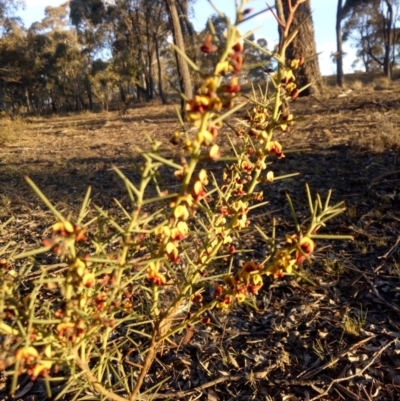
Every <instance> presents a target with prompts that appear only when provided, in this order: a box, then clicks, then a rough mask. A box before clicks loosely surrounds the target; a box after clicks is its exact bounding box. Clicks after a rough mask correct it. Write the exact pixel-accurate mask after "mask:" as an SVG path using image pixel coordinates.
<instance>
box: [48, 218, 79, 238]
mask: <svg viewBox="0 0 400 401" xmlns="http://www.w3.org/2000/svg"><path fill="white" fill-rule="evenodd" d="M53 231H54V232H55V233H56V234H57V235H61V236H63V237H65V236H67V235H69V234H72V233H74V232H75V228H74V226H73V225H72V224H71V223H70V222H69V221H59V222H58V223H56V224H54V225H53Z"/></svg>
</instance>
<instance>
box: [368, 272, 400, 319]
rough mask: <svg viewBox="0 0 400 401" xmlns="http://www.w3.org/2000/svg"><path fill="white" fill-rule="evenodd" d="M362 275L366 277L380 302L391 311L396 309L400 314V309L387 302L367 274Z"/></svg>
mask: <svg viewBox="0 0 400 401" xmlns="http://www.w3.org/2000/svg"><path fill="white" fill-rule="evenodd" d="M362 275H363V276H364V278H365V280H366V281H367V283H368V284H369V286H370V287H371V290H372V292H373V293H374V294H375V296H376V297H377V298H379V300H380V301H382V302H383V303H384V304H385V305H386V306H388V307H389V308H390V309H394V310H395V311H396V312H399V313H400V308H399V307H398V306H396V305H393V304H391V303H390V302H388V301H386V299H385V298H383V297H382V295H381V294H379V291H378V290H377V289H376V288H375V286H374V283H373V282H372V281H371V280H370V279H369V278H368V277H367V275H366V274H365V273H362Z"/></svg>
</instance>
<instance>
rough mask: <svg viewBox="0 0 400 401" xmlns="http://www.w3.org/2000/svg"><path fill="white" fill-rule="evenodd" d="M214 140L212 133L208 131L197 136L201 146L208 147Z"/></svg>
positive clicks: (203, 131) (204, 130)
mask: <svg viewBox="0 0 400 401" xmlns="http://www.w3.org/2000/svg"><path fill="white" fill-rule="evenodd" d="M213 140H214V136H213V134H212V133H211V132H210V131H207V130H206V129H203V130H200V131H199V132H198V133H197V135H196V141H197V142H198V143H199V144H200V145H205V146H208V145H210V144H211V142H212V141H213Z"/></svg>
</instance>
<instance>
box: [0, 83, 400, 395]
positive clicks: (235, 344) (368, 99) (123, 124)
mask: <svg viewBox="0 0 400 401" xmlns="http://www.w3.org/2000/svg"><path fill="white" fill-rule="evenodd" d="M293 109H294V111H295V115H296V116H297V117H298V121H297V122H296V124H295V126H294V129H293V130H292V132H291V133H289V134H285V135H281V137H280V138H278V139H279V140H280V141H281V142H282V144H283V145H284V147H285V149H288V151H286V152H285V153H286V157H285V158H284V159H282V160H279V161H277V162H276V163H275V164H274V166H273V169H274V171H275V175H280V174H286V173H290V172H300V176H298V177H296V178H292V179H289V180H286V181H278V182H276V183H274V184H273V185H271V186H266V187H265V188H263V189H264V192H265V198H267V199H269V200H270V204H269V205H268V206H267V207H265V208H263V210H262V211H259V212H258V214H257V215H254V216H250V218H252V219H254V220H256V221H257V223H258V224H261V225H262V224H265V226H266V227H269V226H270V221H271V219H272V217H276V218H278V223H279V228H280V229H288V228H290V227H292V221H291V218H290V214H289V210H288V208H287V206H286V203H285V193H286V192H288V193H290V195H291V196H292V198H293V200H294V203H295V205H296V207H297V209H298V213H299V215H300V216H306V210H307V209H306V204H307V202H306V197H305V191H304V184H305V183H306V182H307V183H309V184H310V186H311V189H312V190H313V191H318V192H319V193H320V194H321V195H322V196H324V195H325V194H326V192H327V190H328V189H329V188H333V189H334V192H333V200H336V201H339V200H345V201H346V205H347V211H346V213H345V214H344V215H343V216H341V217H339V218H336V219H335V220H334V221H333V222H332V224H330V225H329V227H328V229H327V231H328V232H332V233H343V234H351V235H354V238H355V239H354V241H352V242H344V241H340V242H335V243H333V242H332V241H326V242H325V243H322V241H320V242H318V252H317V253H316V255H315V257H314V259H313V263H312V264H310V265H307V266H305V267H304V271H303V273H304V274H306V275H307V276H308V277H309V278H310V279H311V280H313V281H314V282H315V283H317V286H316V287H315V286H312V285H310V284H309V283H307V282H302V280H300V279H293V278H292V279H290V278H287V279H284V280H280V281H275V282H272V281H268V282H266V283H265V286H264V288H263V290H262V292H261V295H260V297H259V304H258V311H257V312H256V311H254V310H252V309H250V308H248V309H246V308H244V309H235V310H234V311H232V312H231V313H230V315H229V316H224V315H219V314H218V313H215V314H213V315H212V316H211V317H212V320H213V323H214V325H212V326H210V327H203V328H199V329H197V331H196V333H195V335H194V337H193V339H192V340H191V341H190V342H189V343H188V344H186V345H182V344H181V340H182V338H179V336H177V337H176V338H175V339H174V341H175V342H176V343H177V344H181V345H179V346H178V347H177V348H174V347H171V348H170V349H168V350H164V352H163V354H162V355H160V356H159V358H158V359H157V362H156V366H155V368H154V370H153V371H152V373H151V374H150V375H149V377H148V380H147V381H146V385H147V386H151V385H154V384H155V383H157V382H158V381H161V380H163V378H166V377H170V379H169V380H168V381H167V382H166V384H165V385H164V386H163V387H162V389H161V390H160V392H161V393H169V395H168V396H164V398H167V397H169V399H184V400H190V399H201V400H210V401H212V400H244V399H249V400H286V401H288V400H317V399H320V400H329V401H331V400H332V401H339V400H360V401H361V400H365V401H370V400H382V401H383V400H399V399H400V208H399V206H400V185H399V184H400V150H399V149H400V88H399V85H398V84H397V86H394V87H393V88H392V89H390V90H380V91H373V90H362V91H359V92H356V91H353V92H351V93H348V94H347V95H346V96H345V97H340V92H339V91H336V92H333V91H332V92H331V93H330V94H329V95H327V96H325V97H324V98H321V99H315V98H309V99H299V100H298V101H297V102H295V103H294V104H293ZM176 121H177V120H176V118H175V115H174V107H173V106H159V105H154V106H147V107H144V106H137V107H135V108H133V109H131V110H129V113H128V114H127V115H126V116H123V117H120V116H119V115H118V114H116V113H108V114H96V115H92V114H82V115H72V116H66V117H49V118H32V119H30V120H27V121H23V122H21V121H20V122H16V123H15V130H14V132H13V135H14V138H13V140H12V141H9V142H6V143H5V144H4V145H3V146H2V147H1V149H0V202H1V205H2V211H1V215H0V218H1V221H3V222H4V221H5V220H6V219H7V218H8V217H9V216H10V215H13V216H14V217H15V219H14V221H13V222H12V223H11V225H10V226H9V227H8V229H7V230H6V232H3V234H2V236H1V238H0V241H1V242H2V243H3V244H4V243H7V242H8V241H9V240H10V239H11V240H13V241H15V242H16V243H21V244H22V245H23V246H24V247H25V248H26V247H28V248H29V247H33V246H37V244H38V243H40V240H41V238H43V236H44V234H45V233H46V230H47V229H48V227H49V225H50V224H51V223H52V218H51V215H50V214H49V213H48V212H47V211H46V209H45V207H43V206H42V204H41V203H40V201H39V200H38V199H37V197H36V195H34V194H33V192H32V190H31V189H30V188H29V187H28V185H27V184H26V183H25V181H24V179H23V176H24V175H29V176H30V177H31V178H32V179H33V180H34V181H35V182H36V184H37V185H38V186H39V187H40V188H41V189H42V190H43V191H44V193H45V194H47V195H48V196H49V198H50V199H51V200H52V201H53V202H55V203H56V204H57V206H58V207H59V208H60V209H62V210H73V209H74V208H76V207H77V205H79V202H80V200H81V199H82V198H83V196H84V193H85V190H86V188H87V186H89V185H91V186H92V187H93V194H94V201H95V202H96V203H97V204H100V205H103V206H106V207H108V208H112V207H113V206H112V205H113V198H117V199H119V200H122V201H123V200H124V199H126V193H125V190H124V186H123V184H122V183H121V182H120V180H119V179H118V178H117V177H116V175H115V173H114V172H113V171H112V166H113V165H116V166H118V167H120V168H121V169H123V171H124V173H126V174H127V175H128V176H129V177H130V178H131V179H133V180H137V179H138V172H137V169H135V168H133V167H132V166H133V162H135V161H137V157H138V156H137V155H138V153H137V149H138V148H142V149H146V148H147V146H148V145H147V141H146V139H145V136H144V133H147V134H148V135H149V136H150V137H151V138H152V139H158V140H160V141H161V142H162V143H163V149H164V151H165V153H166V154H170V155H176V150H175V149H174V148H173V146H172V145H171V144H170V143H169V139H170V137H171V134H172V133H173V132H174V130H175V129H177V128H178V124H177V122H176ZM221 140H222V139H221ZM290 149H304V151H302V152H290V151H289V150H290ZM248 240H249V242H251V239H250V238H249V239H248ZM22 245H21V246H22ZM261 251H262V250H261V249H258V250H257V249H256V252H255V255H254V256H255V257H257V252H260V253H262V252H261ZM22 387H23V386H22ZM42 391H43V387H42V386H40V385H37V386H33V387H32V389H30V390H29V391H27V392H26V394H25V395H24V396H21V397H20V398H21V399H24V400H28V399H30V400H32V399H34V400H41V399H44V398H41V397H44V396H43V393H42ZM160 395H161V394H160ZM1 396H2V394H1V393H0V398H1ZM3 396H5V394H4V393H3ZM196 396H199V398H196ZM268 397H270V398H268Z"/></svg>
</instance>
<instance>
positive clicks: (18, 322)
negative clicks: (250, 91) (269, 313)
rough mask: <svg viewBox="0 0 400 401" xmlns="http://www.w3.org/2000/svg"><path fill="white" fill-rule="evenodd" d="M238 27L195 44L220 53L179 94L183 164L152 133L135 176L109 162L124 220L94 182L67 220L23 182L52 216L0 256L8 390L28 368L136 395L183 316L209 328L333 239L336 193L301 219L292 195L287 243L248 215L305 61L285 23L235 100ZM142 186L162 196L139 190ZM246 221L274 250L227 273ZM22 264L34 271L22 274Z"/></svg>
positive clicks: (79, 387) (80, 385)
mask: <svg viewBox="0 0 400 401" xmlns="http://www.w3.org/2000/svg"><path fill="white" fill-rule="evenodd" d="M246 2H247V1H246V0H242V2H241V4H240V5H239V7H238V9H237V21H239V22H240V21H241V20H242V19H243V16H247V15H248V14H249V11H248V9H246V8H245V5H246ZM298 3H300V2H298ZM296 8H297V6H294V7H293V10H292V12H295V11H296ZM288 20H290V19H288ZM238 25H239V23H238V24H231V23H230V22H229V21H228V20H227V32H226V42H225V44H224V46H225V47H224V48H223V49H220V48H219V47H218V46H217V45H216V44H215V43H214V40H213V39H214V38H213V35H212V34H209V35H207V36H206V38H205V40H204V43H203V45H202V46H201V51H202V52H203V53H216V52H219V55H220V56H219V60H218V62H217V63H216V64H215V67H214V71H213V72H212V73H211V74H210V75H209V76H202V85H201V86H200V87H199V89H198V90H197V93H196V94H195V96H194V97H193V99H188V100H187V102H186V119H187V123H188V125H186V126H184V125H183V126H182V130H180V131H179V132H176V133H175V134H174V135H173V138H172V139H171V142H172V143H173V144H175V145H176V146H177V147H179V148H181V149H182V157H181V158H180V161H179V162H176V161H174V160H170V159H167V158H164V157H163V156H161V154H160V153H159V152H158V149H159V144H158V143H156V142H152V143H151V147H152V151H151V152H143V160H144V161H143V164H142V166H140V168H141V180H140V182H139V183H132V182H130V181H129V180H128V179H127V178H126V177H125V176H124V174H123V173H122V172H121V171H119V170H118V169H116V172H117V174H118V175H119V176H120V177H121V179H122V180H123V181H124V183H125V184H126V188H127V191H128V194H129V197H130V199H131V201H132V211H131V212H129V211H128V210H126V209H125V208H124V207H123V206H122V205H120V204H119V203H118V205H119V206H120V209H121V215H120V216H118V217H116V218H114V217H112V216H110V215H109V214H108V213H107V211H105V210H103V209H101V208H98V207H95V210H96V212H97V216H96V217H94V218H91V217H90V216H91V213H90V210H91V208H90V207H89V204H90V200H89V199H90V190H89V191H88V193H87V195H86V197H85V200H84V202H83V204H82V207H81V210H80V212H79V214H78V216H77V217H76V218H68V219H67V218H65V217H64V216H63V215H62V214H61V213H60V212H59V211H58V210H57V209H56V208H55V207H54V206H53V205H52V204H51V202H50V201H49V200H48V199H47V198H46V197H45V196H44V195H43V194H42V192H41V191H40V190H39V189H38V188H37V187H36V186H35V184H34V183H33V182H32V181H31V180H29V179H28V182H29V183H30V184H31V186H32V187H33V188H34V190H35V191H36V192H37V194H38V195H39V196H40V197H41V199H42V200H43V201H44V202H45V203H46V205H47V206H48V207H49V208H50V210H51V211H52V212H53V214H54V216H55V218H56V219H57V222H56V223H55V224H54V225H53V227H52V234H51V237H50V238H46V239H44V241H43V245H44V246H43V248H40V249H37V250H34V251H29V252H24V253H22V254H19V255H15V254H11V255H10V256H9V258H8V260H4V261H2V262H1V268H0V283H1V290H0V291H1V293H0V313H1V316H2V321H1V322H0V333H1V335H2V342H3V347H2V350H1V353H2V357H1V358H0V360H1V361H2V362H1V364H2V366H1V367H2V368H3V369H7V372H8V374H9V375H11V376H12V385H11V393H14V392H15V389H16V385H17V380H18V376H19V375H20V374H21V373H26V374H28V375H30V376H31V379H32V380H35V379H36V378H37V377H39V376H42V377H43V378H44V379H45V382H46V383H47V385H48V384H49V382H50V381H51V380H55V379H57V380H63V381H64V384H65V385H64V387H63V390H62V392H61V393H59V394H58V397H61V396H62V395H63V394H65V393H67V392H71V393H74V394H75V397H79V394H80V393H81V392H82V391H84V390H85V389H88V388H90V389H91V390H92V391H93V392H95V393H96V394H98V395H99V396H102V397H103V398H104V397H105V398H107V399H110V400H119V401H120V400H128V399H129V400H132V401H133V400H135V399H137V398H138V396H139V393H140V391H141V390H142V387H143V381H144V379H145V376H146V374H147V373H148V372H149V369H150V368H151V366H152V363H153V361H154V359H155V357H156V354H157V352H158V351H159V349H160V346H161V345H162V344H163V342H164V341H165V340H167V339H169V338H170V337H171V336H172V335H174V334H176V333H180V332H181V331H183V330H184V329H185V328H186V327H188V326H195V325H196V324H208V323H209V320H210V319H209V318H208V317H207V315H206V311H208V310H211V309H213V308H217V309H219V310H222V311H226V312H229V310H230V309H231V307H232V305H234V304H240V303H242V302H244V301H246V300H247V299H248V298H250V297H254V296H256V295H257V293H258V292H259V291H260V289H261V288H262V286H263V276H268V275H269V276H273V277H274V278H276V279H278V278H282V277H284V276H285V275H290V274H294V272H295V271H296V269H297V268H298V266H299V265H300V264H301V263H303V262H304V261H305V260H308V259H310V257H311V255H312V253H313V251H314V249H315V247H316V243H315V241H316V240H317V239H318V238H319V237H322V238H329V236H324V235H322V236H321V235H319V234H317V231H318V230H319V229H320V228H321V227H323V226H324V225H325V223H326V221H327V220H329V219H330V218H332V217H334V216H336V215H337V214H338V213H341V212H342V211H343V210H344V208H343V205H342V204H338V205H335V206H330V205H329V198H330V195H328V198H327V199H326V201H325V202H324V203H322V201H321V198H320V197H319V196H317V198H316V200H315V201H313V200H312V198H311V195H310V192H309V191H308V203H309V208H310V214H311V218H310V220H309V222H308V225H307V226H304V225H300V224H299V222H298V221H297V218H296V214H295V212H294V209H293V205H292V203H291V201H290V198H289V199H288V200H289V205H290V207H291V210H292V213H293V218H294V222H295V226H296V232H295V233H288V234H287V237H286V239H285V240H284V241H283V243H282V244H281V246H278V245H279V241H278V239H277V238H276V236H275V230H274V228H273V227H272V230H271V231H272V236H271V237H268V236H267V234H266V230H261V229H260V228H259V227H257V226H256V225H255V223H254V222H253V221H252V220H251V214H252V212H253V211H254V210H255V209H256V208H257V207H259V206H261V205H263V204H265V202H264V201H263V197H264V194H263V190H262V188H263V187H262V186H263V185H269V184H270V183H272V182H273V181H275V180H277V179H282V178H285V177H275V176H274V173H273V170H272V169H271V161H270V159H271V156H274V157H277V158H279V159H281V158H283V157H285V155H284V151H283V147H282V145H281V144H280V143H279V142H278V141H276V140H274V133H275V132H276V131H281V132H288V131H289V130H290V127H291V126H292V125H293V124H294V123H295V118H294V116H293V114H291V113H290V111H289V110H290V109H289V103H290V101H292V100H294V99H295V98H296V97H297V96H298V94H299V91H300V90H301V88H297V87H296V81H295V71H296V69H297V68H298V67H299V66H300V65H301V64H302V63H303V62H304V60H302V59H300V60H286V59H285V50H286V47H287V45H288V44H289V42H290V40H291V37H289V36H288V34H287V33H286V34H285V35H286V36H285V37H284V38H283V41H282V45H281V47H280V49H279V51H278V52H277V53H276V54H273V55H270V54H268V55H269V56H272V57H274V58H275V60H276V61H277V63H278V69H277V71H276V72H271V73H270V81H271V83H272V84H273V85H274V89H275V90H274V93H273V94H272V95H268V96H266V95H261V96H259V97H255V98H254V99H253V100H252V101H251V103H250V106H251V107H250V108H248V111H247V112H246V113H244V112H243V111H242V109H243V108H244V106H245V105H247V104H248V102H247V101H243V98H242V97H241V87H240V84H239V80H238V74H239V73H240V72H241V71H242V69H243V65H244V64H243V63H244V59H245V54H244V45H243V44H244V40H245V36H244V35H243V34H242V33H241V32H240V30H239V27H238ZM286 28H288V27H286ZM284 31H285V32H288V29H285V30H284ZM263 51H264V52H265V50H263ZM190 64H191V65H192V66H193V68H194V69H195V70H196V66H195V65H194V64H193V62H191V61H190ZM197 72H199V73H200V71H198V69H197ZM233 115H237V116H240V115H241V116H243V115H244V117H243V118H240V119H239V122H238V123H237V124H236V125H235V126H232V124H231V123H230V122H229V123H228V122H227V119H228V118H230V117H232V116H233ZM224 126H229V127H230V129H231V130H232V133H233V134H234V135H235V136H236V137H237V140H236V145H235V141H234V140H232V139H231V137H230V136H228V139H229V142H230V144H231V147H232V151H233V154H234V155H235V157H234V158H230V159H229V158H228V159H226V160H228V161H226V160H225V163H226V164H225V168H224V169H223V173H222V176H221V177H215V176H214V175H213V174H212V173H211V172H210V171H209V170H208V167H209V166H211V165H212V163H216V162H218V161H219V160H220V161H221V162H222V160H223V156H224V155H223V152H222V151H221V149H220V147H219V146H218V145H217V144H216V139H217V138H218V137H219V136H220V135H221V129H222V128H223V127H224ZM193 128H194V129H195V134H194V135H191V134H190V132H192V131H193ZM229 160H230V161H229ZM161 166H164V167H165V168H169V169H171V171H172V173H173V176H174V177H175V179H176V180H177V182H179V183H180V185H179V190H178V191H177V192H175V193H167V192H166V191H164V190H163V189H162V184H161V183H160V180H159V174H158V169H159V168H160V167H161ZM150 187H152V188H153V189H154V188H155V190H157V191H158V196H156V197H149V196H148V195H147V194H148V190H149V188H150ZM249 230H258V231H259V232H260V233H261V234H262V237H263V239H264V240H265V241H266V245H268V247H269V248H268V249H269V253H268V254H267V256H266V258H265V260H252V259H249V260H246V261H245V262H244V263H243V265H242V266H241V267H240V268H239V269H237V270H235V269H234V268H233V267H232V266H233V264H232V263H231V262H232V260H233V258H234V257H235V254H236V252H237V250H236V246H235V244H236V243H237V240H238V239H240V237H241V236H242V235H243V233H244V232H248V231H249ZM341 238H345V237H341ZM44 252H52V253H53V254H55V255H57V257H58V258H59V259H60V260H61V261H62V262H64V263H65V269H63V270H62V271H61V272H59V273H58V274H53V273H52V271H51V270H46V269H42V270H38V268H37V267H35V263H34V262H33V257H34V256H35V255H39V254H41V253H44ZM229 261H231V262H229ZM17 266H18V267H17ZM28 274H29V277H31V276H32V277H33V279H32V280H30V281H29V282H26V281H25V277H26V276H27V275H28ZM209 288H212V290H211V291H207V290H208V289H209ZM132 353H133V354H134V355H135V358H133V359H132V358H131V357H130V356H131V354H132ZM47 388H48V391H49V392H50V386H49V385H48V387H47ZM121 393H122V394H124V395H123V396H121V395H119V394H121ZM50 395H51V394H49V396H50Z"/></svg>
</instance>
